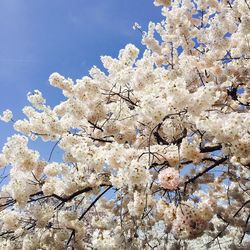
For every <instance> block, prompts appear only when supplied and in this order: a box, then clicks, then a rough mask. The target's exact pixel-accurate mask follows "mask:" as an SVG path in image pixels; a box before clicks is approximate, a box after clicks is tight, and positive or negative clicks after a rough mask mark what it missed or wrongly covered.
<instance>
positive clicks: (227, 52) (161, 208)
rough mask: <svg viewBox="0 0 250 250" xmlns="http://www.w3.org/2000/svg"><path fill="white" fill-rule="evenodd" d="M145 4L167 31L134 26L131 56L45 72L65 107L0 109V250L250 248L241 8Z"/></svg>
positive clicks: (248, 104)
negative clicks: (41, 146)
mask: <svg viewBox="0 0 250 250" xmlns="http://www.w3.org/2000/svg"><path fill="white" fill-rule="evenodd" d="M154 4H155V5H156V6H162V15H163V16H164V20H163V21H162V22H160V23H153V22H150V23H149V25H148V30H147V31H142V29H143V28H142V27H141V26H140V25H139V24H137V23H136V24H135V25H134V29H136V30H139V31H141V34H142V44H143V45H145V51H144V52H143V53H142V55H141V56H140V53H139V49H138V48H137V47H136V46H135V45H133V44H128V45H126V46H125V48H123V49H122V50H120V52H119V54H118V56H117V58H112V57H110V56H101V62H102V64H103V67H104V68H105V70H101V69H99V68H97V67H96V66H94V67H93V68H91V69H90V70H89V74H88V76H84V77H83V78H81V79H78V80H76V81H74V80H72V79H70V78H65V77H64V76H62V75H61V74H59V73H57V72H55V73H53V74H51V76H50V77H49V83H50V84H51V85H52V86H53V87H56V88H59V89H60V90H61V91H62V93H63V95H64V96H65V100H64V101H62V102H61V103H60V104H58V105H56V106H54V107H50V106H48V105H47V104H46V99H45V98H44V97H43V94H42V93H41V92H40V91H39V90H35V91H33V92H30V93H28V95H27V99H28V101H29V103H30V105H29V106H25V107H24V108H23V113H24V115H25V116H26V118H24V119H20V120H17V121H14V120H13V119H12V118H13V115H12V113H11V111H10V110H6V111H4V112H3V114H2V116H1V117H0V119H1V120H3V121H4V122H9V121H13V122H14V125H13V126H14V129H15V130H16V131H17V134H15V135H13V136H11V137H9V138H8V139H7V142H6V143H5V145H4V147H3V149H2V152H1V153H0V168H1V169H2V170H3V173H4V171H5V170H6V168H7V167H10V173H9V181H8V182H7V184H6V185H4V186H3V187H2V190H1V192H0V229H1V233H0V249H10V250H12V249H16V248H18V247H19V248H20V247H21V248H22V249H52V250H53V249H71V248H72V249H100V250H101V249H103V250H105V249H114V250H115V249H162V250H163V249H202V247H203V248H204V249H207V247H211V249H217V247H219V248H221V246H223V247H225V249H249V248H250V241H249V237H250V236H249V232H250V224H249V222H250V219H249V208H250V207H249V205H250V199H249V183H250V179H249V170H250V131H249V127H250V112H249V109H250V60H249V58H250V47H249V46H250V45H249V44H250V18H249V13H250V3H248V2H247V1H245V0H234V1H231V0H230V1H224V0H222V1H219V0H205V1H201V0H199V1H191V0H182V1H179V0H174V1H168V0H167V1H163V0H155V1H154ZM37 139H41V140H43V141H44V142H46V141H50V142H52V143H54V147H53V149H52V151H51V153H50V156H49V159H48V160H44V159H43V158H42V156H40V154H39V152H38V151H36V150H32V149H31V148H29V141H30V140H37ZM56 147H58V148H59V149H60V150H61V151H62V154H63V155H62V159H61V160H59V161H53V160H52V159H53V151H54V149H55V148H56ZM3 176H4V174H3V175H2V176H1V178H4V177H3Z"/></svg>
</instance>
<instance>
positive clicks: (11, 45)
mask: <svg viewBox="0 0 250 250" xmlns="http://www.w3.org/2000/svg"><path fill="white" fill-rule="evenodd" d="M160 13H161V10H160V8H156V7H155V6H154V5H153V0H152V1H151V0H105V1H103V0H91V1H89V0H72V1H66V0H1V1H0V31H1V39H0V87H1V91H0V113H2V111H3V110H5V109H7V108H9V109H11V110H12V111H13V113H14V119H15V120H17V119H20V118H22V117H23V115H22V112H21V110H22V108H23V106H25V105H27V104H28V102H27V100H26V94H27V92H29V91H32V90H34V89H39V90H41V91H42V92H43V94H44V96H45V97H46V99H47V103H48V104H49V105H51V106H54V105H56V104H57V103H59V102H60V101H61V100H62V95H61V93H60V91H59V90H57V89H55V88H53V87H52V86H50V85H49V83H48V77H49V75H50V74H51V73H53V72H55V71H56V72H59V73H60V74H62V75H64V76H65V77H70V78H72V79H74V80H75V79H77V78H81V77H82V76H84V75H86V74H87V73H88V70H89V69H90V68H91V66H92V65H97V66H98V65H100V56H101V55H111V56H117V54H118V52H119V50H120V49H121V48H123V47H124V46H125V45H126V44H127V43H133V44H135V45H136V46H138V47H140V48H142V49H143V47H142V46H141V44H140V39H141V36H140V33H139V32H138V31H134V30H133V29H132V26H133V24H134V22H138V23H139V24H141V25H142V27H143V29H144V30H146V29H147V24H148V22H149V21H150V20H152V21H160V20H162V19H163V18H162V16H161V14H160ZM11 127H12V125H11V124H5V123H3V122H0V147H1V148H2V146H3V144H4V143H5V141H6V138H7V137H8V136H10V135H12V134H13V130H12V128H11ZM32 146H34V147H35V148H37V149H40V151H42V154H43V155H44V157H46V155H48V154H49V151H50V150H51V145H49V146H46V145H42V144H41V143H40V142H39V141H38V142H37V143H36V144H34V145H32Z"/></svg>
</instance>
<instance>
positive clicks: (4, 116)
mask: <svg viewBox="0 0 250 250" xmlns="http://www.w3.org/2000/svg"><path fill="white" fill-rule="evenodd" d="M12 117H13V114H12V112H11V110H9V109H6V110H5V111H4V112H3V114H2V115H1V116H0V119H1V120H2V121H4V122H9V121H11V119H12Z"/></svg>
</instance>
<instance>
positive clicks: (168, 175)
mask: <svg viewBox="0 0 250 250" xmlns="http://www.w3.org/2000/svg"><path fill="white" fill-rule="evenodd" d="M158 178H159V182H160V185H161V186H162V187H163V188H165V189H169V190H174V189H176V188H177V187H178V186H179V184H180V174H179V171H178V170H176V169H175V168H166V169H164V170H162V171H161V172H160V174H159V177H158Z"/></svg>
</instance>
